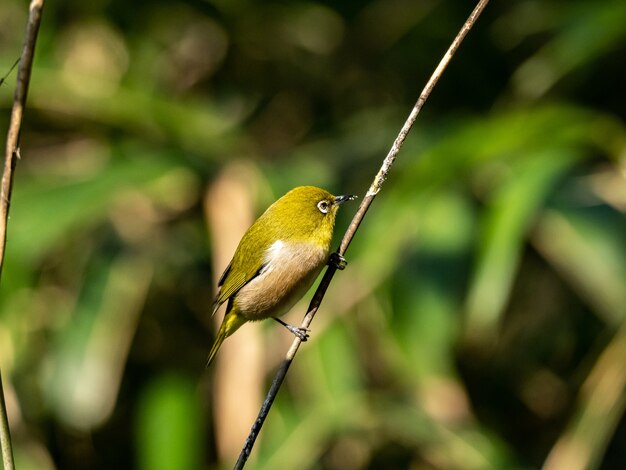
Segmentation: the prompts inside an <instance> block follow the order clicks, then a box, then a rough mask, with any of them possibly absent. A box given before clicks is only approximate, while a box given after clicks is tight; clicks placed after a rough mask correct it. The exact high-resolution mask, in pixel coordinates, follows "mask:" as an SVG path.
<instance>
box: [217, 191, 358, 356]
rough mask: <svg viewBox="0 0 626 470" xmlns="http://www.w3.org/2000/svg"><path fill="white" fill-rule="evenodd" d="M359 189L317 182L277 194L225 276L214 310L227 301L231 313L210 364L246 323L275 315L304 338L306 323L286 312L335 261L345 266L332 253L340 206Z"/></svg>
mask: <svg viewBox="0 0 626 470" xmlns="http://www.w3.org/2000/svg"><path fill="white" fill-rule="evenodd" d="M353 199H356V196H355V195H342V196H333V195H332V194H331V193H329V192H328V191H326V190H324V189H321V188H318V187H315V186H299V187H296V188H294V189H292V190H291V191H289V192H287V193H286V194H285V195H284V196H282V197H281V198H279V199H278V200H276V202H274V203H273V204H272V205H271V206H270V207H268V208H267V210H266V211H265V212H264V213H263V214H262V215H261V216H260V217H259V218H258V219H257V220H256V221H255V222H254V223H253V224H252V225H251V226H250V228H248V230H247V231H246V232H245V234H244V235H243V237H242V238H241V241H240V242H239V245H238V246H237V249H236V250H235V254H234V255H233V258H232V260H231V262H230V263H229V264H228V266H227V267H226V269H225V270H224V273H223V274H222V276H221V277H220V279H219V281H218V283H217V285H218V291H217V295H216V297H215V301H214V303H213V315H215V312H216V311H217V309H218V308H219V307H220V306H221V305H222V304H223V303H224V302H227V304H226V313H225V314H224V318H223V320H222V323H221V325H220V328H219V330H218V333H217V336H216V337H215V340H214V342H213V346H212V347H211V350H210V352H209V356H208V359H207V362H206V367H207V368H208V367H209V366H210V365H211V363H212V362H213V360H214V359H215V357H216V354H217V352H218V350H219V349H220V347H221V345H222V343H223V341H224V340H225V339H226V338H228V337H229V336H230V335H232V334H233V333H234V332H235V331H237V330H238V329H239V327H241V326H242V325H243V324H245V323H247V322H250V321H258V320H264V319H267V318H273V319H274V320H276V321H277V322H279V323H280V324H282V325H283V326H285V327H286V328H287V329H288V330H289V331H291V332H292V333H293V334H294V335H296V336H298V337H299V338H300V339H301V340H304V341H306V339H307V337H308V334H307V330H306V329H302V328H299V327H295V326H292V325H289V324H288V323H285V322H284V321H282V320H281V319H279V318H278V317H280V316H281V315H283V314H285V313H286V312H287V311H289V310H290V309H291V307H293V305H294V304H295V303H296V302H297V301H298V300H300V298H301V297H302V296H303V295H304V294H305V293H306V292H307V290H308V289H309V288H310V287H311V285H312V284H313V282H314V281H315V279H316V278H317V276H318V275H319V273H320V271H321V270H322V268H323V267H324V265H326V264H327V263H329V261H330V262H332V263H333V264H334V265H335V266H336V267H337V268H338V269H343V268H345V266H346V261H345V259H344V258H343V256H341V255H339V254H338V253H333V255H332V256H329V253H330V244H331V242H332V238H333V231H334V227H335V218H336V216H337V211H338V210H339V206H340V205H341V204H342V203H344V202H345V201H350V200H353Z"/></svg>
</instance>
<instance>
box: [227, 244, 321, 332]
mask: <svg viewBox="0 0 626 470" xmlns="http://www.w3.org/2000/svg"><path fill="white" fill-rule="evenodd" d="M327 260H328V249H327V248H324V247H321V246H319V245H317V244H314V243H302V242H298V243H289V242H284V241H281V240H278V241H276V242H274V244H272V245H271V246H270V247H269V248H268V249H267V251H266V254H265V259H264V267H263V270H262V271H261V273H260V274H259V275H258V276H257V277H255V278H254V279H252V280H251V281H250V282H249V283H248V284H246V285H245V286H244V287H242V288H241V290H240V291H239V292H238V293H237V295H236V296H235V299H234V303H235V304H234V306H235V307H236V308H237V310H238V312H239V313H240V314H241V315H243V316H244V317H245V318H246V319H247V320H250V321H253V320H262V319H264V318H268V317H276V316H280V315H282V314H284V313H286V312H287V311H288V310H289V309H290V308H291V307H293V305H294V304H295V303H296V302H297V301H298V300H300V298H301V297H302V296H303V295H304V294H305V293H306V291H307V290H308V289H309V288H310V287H311V285H312V284H313V282H314V281H315V278H316V277H317V275H318V274H319V272H320V270H321V269H322V267H323V266H324V264H325V263H326V261H327Z"/></svg>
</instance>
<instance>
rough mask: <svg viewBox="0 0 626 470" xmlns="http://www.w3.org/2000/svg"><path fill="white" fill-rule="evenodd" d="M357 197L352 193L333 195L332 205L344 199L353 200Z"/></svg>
mask: <svg viewBox="0 0 626 470" xmlns="http://www.w3.org/2000/svg"><path fill="white" fill-rule="evenodd" d="M356 198H357V196H355V195H354V194H344V195H343V196H335V201H334V202H333V204H334V205H336V206H338V205H339V204H343V203H344V202H346V201H353V200H355V199H356Z"/></svg>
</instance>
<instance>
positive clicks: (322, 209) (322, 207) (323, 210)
mask: <svg viewBox="0 0 626 470" xmlns="http://www.w3.org/2000/svg"><path fill="white" fill-rule="evenodd" d="M317 208H318V209H319V210H320V212H321V213H322V214H327V213H328V201H320V202H318V203H317Z"/></svg>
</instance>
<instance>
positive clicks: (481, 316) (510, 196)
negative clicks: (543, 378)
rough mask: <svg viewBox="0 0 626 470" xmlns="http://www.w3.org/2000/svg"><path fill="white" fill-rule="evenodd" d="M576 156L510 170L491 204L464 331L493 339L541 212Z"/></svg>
mask: <svg viewBox="0 0 626 470" xmlns="http://www.w3.org/2000/svg"><path fill="white" fill-rule="evenodd" d="M578 158H579V157H578V156H577V155H575V154H571V153H569V154H568V153H557V152H549V153H541V154H538V155H533V156H532V157H529V158H528V160H527V161H525V162H523V163H520V164H519V165H516V166H515V167H513V168H512V170H511V173H510V177H509V178H508V179H507V180H506V181H505V182H503V184H502V185H501V187H500V188H499V191H498V192H497V194H495V195H494V196H493V198H492V200H491V201H490V205H491V207H490V209H489V210H488V211H487V212H486V214H485V220H484V229H483V232H482V234H481V238H480V241H479V243H480V247H479V252H478V258H477V261H476V273H475V275H474V276H473V281H472V285H471V286H470V290H469V294H468V299H467V306H466V315H467V317H466V324H465V329H466V333H467V334H468V335H469V336H470V337H472V338H477V337H481V336H484V337H488V336H491V335H494V333H495V331H496V327H497V325H498V322H499V320H500V316H501V314H502V311H503V309H504V306H505V303H506V301H507V299H508V296H509V292H510V290H511V285H512V282H513V278H514V274H515V270H516V267H517V265H518V263H519V257H520V255H521V251H522V248H523V244H524V243H525V238H526V234H527V232H528V231H529V228H530V226H531V224H532V223H533V221H534V218H535V217H536V215H537V212H538V210H539V209H540V208H541V206H542V205H543V204H544V203H545V199H546V197H547V195H548V194H549V192H550V190H551V189H552V188H553V186H554V184H555V181H556V180H557V179H558V178H560V177H561V176H562V175H563V174H564V172H565V171H566V170H567V169H568V168H570V167H571V166H572V165H573V164H574V163H575V162H576V161H577V160H578Z"/></svg>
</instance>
